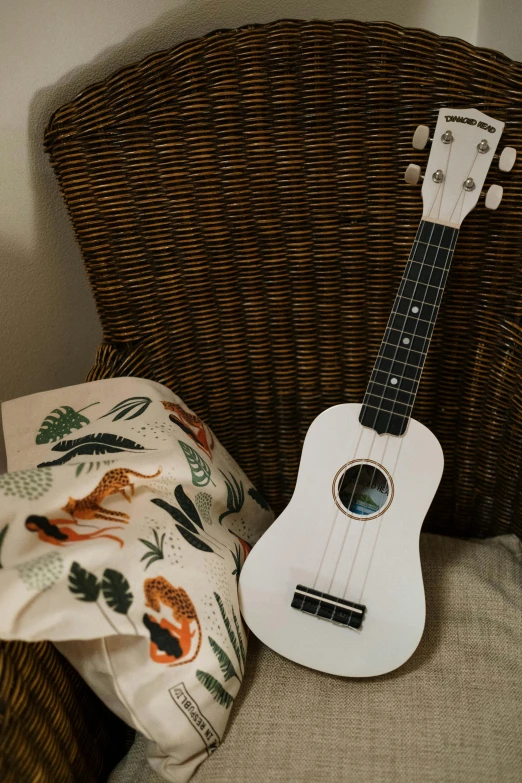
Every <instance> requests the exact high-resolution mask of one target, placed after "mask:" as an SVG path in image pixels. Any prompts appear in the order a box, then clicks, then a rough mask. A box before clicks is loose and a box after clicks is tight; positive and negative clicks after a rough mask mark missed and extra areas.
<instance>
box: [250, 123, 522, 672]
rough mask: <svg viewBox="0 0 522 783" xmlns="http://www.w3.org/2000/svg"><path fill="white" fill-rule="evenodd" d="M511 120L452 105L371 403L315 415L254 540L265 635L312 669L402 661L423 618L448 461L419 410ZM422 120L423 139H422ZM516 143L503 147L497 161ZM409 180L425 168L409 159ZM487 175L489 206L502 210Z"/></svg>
mask: <svg viewBox="0 0 522 783" xmlns="http://www.w3.org/2000/svg"><path fill="white" fill-rule="evenodd" d="M503 128H504V123H502V122H499V121H497V120H495V119H492V118H491V117H488V116H486V115H485V114H482V113H481V112H479V111H477V110H476V109H465V110H461V109H458V110H455V109H448V108H443V109H441V110H440V111H439V115H438V120H437V124H436V128H435V132H434V134H433V139H432V140H431V142H432V144H431V151H430V156H429V160H428V164H427V167H426V175H425V177H424V178H423V179H424V181H423V185H422V199H423V214H422V220H421V222H420V225H419V228H418V230H417V234H416V237H415V241H414V243H413V247H412V250H411V253H410V256H409V259H408V262H407V264H406V269H405V272H404V275H403V278H402V281H401V284H400V287H399V291H398V293H397V296H396V298H395V302H394V305H393V309H392V312H391V315H390V318H389V321H388V324H387V327H386V331H385V334H384V338H383V341H382V344H381V346H380V348H379V352H378V355H377V359H376V361H375V365H374V368H373V371H372V373H371V376H370V380H369V383H368V387H367V390H366V394H365V395H364V399H363V402H362V405H359V404H341V405H335V406H333V407H331V408H328V409H327V410H325V411H324V412H323V413H321V414H320V415H319V416H318V417H317V418H316V419H315V420H314V421H313V423H312V424H311V426H310V428H309V430H308V432H307V435H306V438H305V441H304V446H303V453H302V457H301V463H300V467H299V474H298V478H297V484H296V488H295V492H294V494H293V497H292V499H291V501H290V503H289V505H288V506H287V507H286V509H285V510H284V511H283V513H282V514H281V515H280V516H279V517H278V519H277V520H276V521H275V522H274V523H273V525H272V526H271V527H270V528H269V529H268V531H267V532H266V533H265V534H264V535H263V536H262V537H261V539H260V540H259V542H258V543H257V544H256V545H255V546H254V548H253V550H252V552H251V553H250V555H249V556H248V558H247V559H246V562H245V565H244V566H243V569H242V572H241V576H240V581H239V594H240V606H241V610H242V613H243V617H244V619H245V622H246V623H247V625H248V626H249V627H250V629H251V630H252V631H253V632H254V634H255V635H256V636H258V637H259V638H260V639H261V640H262V641H263V642H264V643H265V644H267V645H268V646H269V647H271V648H272V649H273V650H275V651H276V652H278V653H280V654H281V655H283V656H285V657H286V658H289V659H291V660H292V661H296V662H297V663H300V664H302V665H304V666H308V667H310V668H312V669H317V670H319V671H323V672H328V673H330V674H337V675H341V676H345V677H371V676H375V675H379V674H384V673H385V672H389V671H392V670H393V669H396V668H397V667H398V666H401V665H402V664H403V663H404V662H405V661H406V660H407V659H408V658H409V657H410V656H411V655H412V653H413V652H414V650H415V649H416V647H417V645H418V644H419V641H420V639H421V636H422V632H423V629H424V621H425V600H424V587H423V582H422V573H421V564H420V557H419V534H420V529H421V525H422V522H423V520H424V517H425V515H426V513H427V511H428V509H429V506H430V504H431V501H432V499H433V496H434V494H435V491H436V489H437V487H438V485H439V482H440V479H441V476H442V470H443V465H444V457H443V453H442V448H441V446H440V444H439V442H438V440H437V438H436V437H435V436H434V435H433V434H432V433H431V432H430V430H428V429H427V427H425V426H424V425H423V424H421V423H420V422H418V421H415V419H412V418H411V412H412V408H413V404H414V401H415V395H416V393H417V389H418V386H419V382H420V379H421V375H422V369H423V366H424V362H425V359H426V354H427V351H428V348H429V344H430V340H431V336H432V334H433V328H434V326H435V320H436V317H437V312H438V310H439V307H440V303H441V299H442V294H443V291H444V286H445V283H446V280H447V277H448V272H449V268H450V264H451V259H452V256H453V252H454V249H455V244H456V242H457V236H458V233H459V228H460V225H461V223H462V221H463V220H464V218H465V217H466V215H467V214H468V213H469V212H470V211H471V210H472V209H473V208H474V207H475V205H476V204H477V201H478V199H479V195H480V192H481V189H482V186H483V184H484V181H485V179H486V176H487V173H488V170H489V167H490V165H491V162H492V159H493V156H494V154H495V151H496V148H497V145H498V143H499V139H500V136H501V134H502V130H503ZM428 137H429V129H428V128H427V127H426V126H423V125H421V126H419V127H418V128H417V130H416V131H415V134H414V137H413V146H414V147H415V148H417V149H423V148H424V147H425V146H426V144H427V143H428V140H429V138H428ZM515 157H516V152H515V150H514V149H513V148H512V147H506V148H505V149H504V150H503V152H502V155H501V156H500V159H499V166H500V169H501V170H503V171H509V170H510V169H511V168H512V167H513V165H514V162H515ZM405 179H406V181H407V182H408V183H411V184H414V183H416V182H418V181H419V179H420V167H419V166H416V165H413V164H412V165H410V166H408V168H407V170H406V174H405ZM501 198H502V188H501V187H500V186H499V185H491V187H490V188H489V190H488V192H487V195H486V199H485V206H486V207H488V208H490V209H496V208H497V207H498V205H499V204H500V201H501Z"/></svg>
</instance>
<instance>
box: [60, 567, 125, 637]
mask: <svg viewBox="0 0 522 783" xmlns="http://www.w3.org/2000/svg"><path fill="white" fill-rule="evenodd" d="M69 590H70V591H71V593H72V594H73V595H74V596H75V597H76V598H77V599H78V601H85V602H86V603H95V604H96V606H97V607H98V609H99V610H100V612H101V613H102V615H103V617H104V618H105V620H107V622H108V623H109V625H110V626H111V628H112V629H113V630H114V631H116V633H118V634H121V631H120V630H119V629H118V628H117V627H116V625H114V623H113V622H112V620H111V618H110V617H109V615H108V614H107V612H106V611H105V609H104V608H103V606H102V604H101V601H100V600H99V599H100V596H101V595H103V597H104V598H105V601H106V602H107V606H108V607H109V608H110V609H112V610H113V611H114V612H117V613H118V614H124V615H125V616H126V617H127V620H128V621H129V623H130V624H131V625H132V627H133V630H134V633H135V634H138V629H137V628H136V626H135V624H134V623H133V621H132V620H131V618H130V617H129V615H128V611H129V609H130V607H131V606H132V601H133V599H134V596H133V594H132V593H131V589H130V585H129V583H128V581H127V580H126V579H125V577H124V576H123V574H121V573H120V572H119V571H114V570H113V569H112V568H106V569H105V571H104V572H103V580H99V579H98V577H97V576H96V574H93V573H91V572H90V571H87V569H85V568H82V566H81V565H80V564H79V563H76V562H75V563H73V564H72V566H71V570H70V572H69Z"/></svg>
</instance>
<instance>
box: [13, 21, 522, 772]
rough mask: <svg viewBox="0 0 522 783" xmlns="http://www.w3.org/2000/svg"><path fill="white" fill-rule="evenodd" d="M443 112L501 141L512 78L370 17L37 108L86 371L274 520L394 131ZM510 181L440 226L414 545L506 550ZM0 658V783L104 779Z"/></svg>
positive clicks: (519, 86) (140, 66)
mask: <svg viewBox="0 0 522 783" xmlns="http://www.w3.org/2000/svg"><path fill="white" fill-rule="evenodd" d="M444 105H450V106H457V107H458V106H459V105H460V106H470V105H472V106H475V107H477V108H478V109H480V110H481V111H484V112H486V113H488V114H491V115H492V116H494V117H496V118H498V119H500V120H504V121H505V122H506V129H505V134H504V137H503V139H502V142H503V143H505V144H509V145H511V146H514V147H516V148H518V149H519V150H520V149H522V65H520V64H518V63H513V62H511V61H510V60H508V59H507V58H506V57H504V56H503V55H501V54H498V53H497V52H493V51H489V50H484V49H478V48H475V47H473V46H471V45H469V44H467V43H464V42H462V41H460V40H456V39H452V38H441V37H439V36H436V35H434V34H432V33H428V32H424V31H418V30H415V31H412V30H404V29H401V28H399V27H397V26H395V25H391V24H388V23H375V24H362V23H357V22H351V21H346V22H317V21H315V22H302V21H281V22H275V23H272V24H268V25H264V26H249V27H245V28H242V29H240V30H230V31H219V32H216V33H213V34H211V35H208V36H206V37H204V38H201V39H198V40H195V41H189V42H187V43H183V44H181V45H179V46H176V47H174V48H173V49H170V50H168V51H162V52H158V53H156V54H154V55H152V56H150V57H148V58H147V59H145V60H143V61H141V62H139V63H137V64H135V65H132V66H130V67H127V68H124V69H123V70H121V71H119V72H118V73H116V74H114V75H113V76H111V77H110V78H108V79H107V80H105V81H104V82H102V83H99V84H95V85H93V86H92V87H90V88H88V89H87V90H85V91H84V92H83V93H82V94H81V95H79V96H78V97H77V98H76V99H75V100H74V101H72V102H71V103H69V104H68V105H66V106H64V107H62V108H61V109H59V110H58V111H57V112H56V113H55V115H54V116H53V117H52V119H51V121H50V123H49V126H48V128H47V131H46V134H45V144H46V148H47V151H48V153H49V155H50V160H51V163H52V166H53V168H54V171H55V173H56V176H57V177H58V180H59V183H60V187H61V190H62V193H63V197H64V199H65V202H66V204H67V208H68V211H69V215H70V217H71V220H72V223H73V226H74V230H75V232H76V237H77V240H78V242H79V244H80V247H81V250H82V253H83V258H84V261H85V265H86V268H87V272H88V275H89V279H90V283H91V286H92V289H93V293H94V297H95V299H96V304H97V307H98V312H99V315H100V318H101V322H102V325H103V333H104V339H103V343H102V344H101V346H100V348H99V350H98V354H97V357H96V362H95V365H94V367H93V369H92V371H91V373H90V375H89V379H91V380H94V379H98V378H103V377H110V376H118V375H138V376H145V377H147V378H151V379H153V380H156V381H159V382H161V383H164V384H166V385H167V386H169V387H171V388H172V389H174V390H175V391H176V392H177V393H179V394H180V395H181V397H182V398H183V399H184V400H185V401H186V402H187V403H188V404H189V405H190V406H191V407H192V408H194V409H195V410H196V411H198V413H199V415H200V416H202V417H203V418H205V419H206V420H207V421H208V422H209V423H210V424H211V426H212V427H213V429H214V430H215V432H216V433H217V435H218V437H219V438H220V439H221V440H222V442H223V443H224V444H225V445H226V446H227V447H228V448H229V450H230V451H231V453H232V454H233V455H234V457H235V458H236V459H237V460H238V462H239V463H240V464H241V465H242V466H243V467H244V469H245V471H246V472H247V473H248V474H249V476H250V477H251V479H252V480H253V481H254V482H255V483H256V484H257V485H258V486H259V488H260V489H262V490H263V492H264V493H265V494H266V496H267V497H268V499H269V500H270V502H271V503H272V505H273V507H274V508H275V509H276V510H278V511H279V510H281V509H282V508H283V507H284V506H285V504H286V503H287V501H288V500H289V497H290V495H291V493H292V489H293V486H294V482H295V478H296V473H297V468H298V464H299V458H300V450H301V444H302V440H303V437H304V435H305V432H306V430H307V428H308V426H309V424H310V422H311V421H312V419H313V418H314V417H315V416H316V415H317V414H318V413H319V412H320V411H321V410H323V409H324V408H326V407H327V406H330V405H334V404H336V403H340V402H357V401H360V400H361V399H362V396H363V394H364V390H365V386H366V383H367V379H368V375H369V372H370V370H371V367H372V364H373V360H374V357H375V354H376V351H377V348H378V345H379V344H380V340H381V337H382V333H383V330H384V327H385V323H386V320H387V317H388V314H389V309H390V305H391V302H392V300H393V296H394V293H395V289H396V286H397V284H398V281H399V279H400V276H401V274H402V270H403V265H404V261H405V258H406V254H407V252H408V250H409V247H410V246H411V243H412V241H413V237H414V233H415V230H416V227H417V224H418V221H419V219H420V205H421V201H420V194H419V191H418V190H416V189H414V188H408V186H407V185H405V184H404V182H403V179H402V176H403V171H404V169H405V167H406V165H407V164H408V163H409V162H411V161H412V160H417V162H422V160H421V159H422V155H419V153H414V152H413V150H412V148H411V136H412V133H413V130H414V129H415V127H416V125H417V124H419V123H425V124H429V125H431V126H432V127H433V124H434V119H435V117H436V114H437V112H438V109H439V107H440V106H444ZM521 172H522V167H521V166H519V165H517V166H516V167H515V170H514V172H513V173H512V174H511V175H509V182H506V179H505V177H506V175H503V177H504V179H503V180H501V179H500V174H499V173H498V172H496V171H494V170H493V169H492V171H491V174H490V177H489V181H490V182H496V181H499V182H503V184H504V185H505V187H506V190H505V196H504V200H503V203H502V207H501V209H499V210H498V211H497V212H494V213H491V212H486V211H485V210H483V209H480V210H478V209H477V210H475V211H474V212H473V213H472V214H471V216H470V217H469V218H468V219H467V220H466V222H465V224H464V227H463V229H462V231H461V235H460V239H459V243H458V246H457V251H456V253H455V259H454V263H453V269H452V272H451V276H450V282H449V285H448V290H447V293H446V295H445V300H444V304H443V309H442V311H441V313H440V316H439V321H438V325H437V328H436V332H435V336H434V338H433V341H432V346H431V351H430V354H429V357H428V361H427V366H426V368H425V371H424V375H423V381H422V384H421V387H420V391H419V394H418V398H417V402H416V405H415V410H414V416H415V417H416V418H417V419H419V420H420V421H421V422H423V423H424V424H426V425H427V426H428V427H429V428H430V429H431V430H432V431H433V432H434V433H435V434H436V436H437V437H438V438H439V440H440V442H441V444H442V446H443V449H444V454H445V460H446V469H445V473H444V478H443V480H442V483H441V486H440V489H439V492H438V494H437V496H436V499H435V501H434V503H433V506H432V509H431V511H430V514H429V517H428V519H427V521H426V525H425V529H427V530H429V531H432V532H438V533H443V534H449V535H452V536H461V537H463V536H479V537H483V536H492V535H497V534H499V533H505V532H515V533H517V534H518V535H519V536H522V485H521V481H522V472H521V470H520V466H521V462H522V395H521V389H522V325H521V324H522V322H521V317H522V285H521V283H522V221H520V211H521V204H522V198H521V196H522V174H521ZM0 650H1V658H0V662H1V665H2V669H1V671H2V685H1V698H2V700H3V704H4V705H6V709H5V710H4V713H3V717H2V731H3V735H2V736H3V743H2V760H1V761H0V777H1V778H2V780H3V781H5V783H8V781H13V782H14V781H17V783H23V782H24V781H39V782H41V783H47V782H49V783H56V782H57V781H59V783H69V781H70V782H71V783H72V781H74V783H88V782H89V783H90V781H98V780H103V779H105V776H106V775H107V773H108V771H109V770H110V768H111V766H113V765H114V763H115V760H116V759H117V758H118V757H119V756H121V754H122V752H123V750H124V747H125V736H126V732H125V729H124V728H123V727H122V726H121V724H119V723H118V722H117V721H116V720H115V719H114V718H112V717H111V716H110V715H109V714H108V712H107V711H106V710H105V708H103V707H102V706H101V705H99V704H98V702H97V701H96V700H95V698H94V696H93V695H92V694H91V693H90V692H89V691H88V689H87V688H86V687H85V686H83V685H82V684H81V683H80V682H79V681H78V679H77V678H76V676H75V675H74V674H73V673H72V672H71V670H70V669H69V667H67V666H66V665H65V663H64V662H63V661H62V659H61V658H60V657H59V656H58V654H57V653H56V652H54V649H53V648H52V647H51V646H50V645H31V646H29V645H24V644H3V645H2V646H1V648H0ZM50 711H51V712H52V714H53V719H52V723H50V722H49V712H50ZM28 726H30V729H31V731H30V732H28V730H27V728H28ZM75 737H76V739H74V738H75Z"/></svg>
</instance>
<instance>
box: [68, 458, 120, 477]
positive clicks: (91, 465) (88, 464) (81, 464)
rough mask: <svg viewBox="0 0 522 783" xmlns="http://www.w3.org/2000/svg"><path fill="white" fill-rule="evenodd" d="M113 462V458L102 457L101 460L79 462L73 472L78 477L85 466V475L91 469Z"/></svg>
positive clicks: (97, 468)
mask: <svg viewBox="0 0 522 783" xmlns="http://www.w3.org/2000/svg"><path fill="white" fill-rule="evenodd" d="M114 462H115V460H113V459H104V460H101V462H79V463H78V465H77V466H76V470H75V471H74V473H75V475H76V478H78V476H79V475H80V474H81V473H82V472H83V470H84V468H85V475H86V476H87V475H88V474H89V473H90V472H91V470H99V469H100V468H101V466H102V465H113V464H114Z"/></svg>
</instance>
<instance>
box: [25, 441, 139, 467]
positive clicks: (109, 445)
mask: <svg viewBox="0 0 522 783" xmlns="http://www.w3.org/2000/svg"><path fill="white" fill-rule="evenodd" d="M52 450H53V451H59V452H60V451H63V452H65V453H64V455H63V456H62V457H59V458H58V459H55V460H53V461H52V462H42V463H40V465H38V467H39V468H47V467H50V466H52V465H64V464H65V463H66V462H69V461H70V460H72V459H75V458H76V457H81V456H84V455H89V456H92V455H96V454H115V453H117V452H119V451H146V450H147V449H145V447H144V446H142V445H141V444H140V443H135V442H134V441H133V440H130V439H129V438H123V437H121V435H113V434H112V433H110V432H100V433H98V434H97V435H85V436H84V437H83V438H76V439H75V440H62V441H60V443H57V444H56V446H53V448H52Z"/></svg>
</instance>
